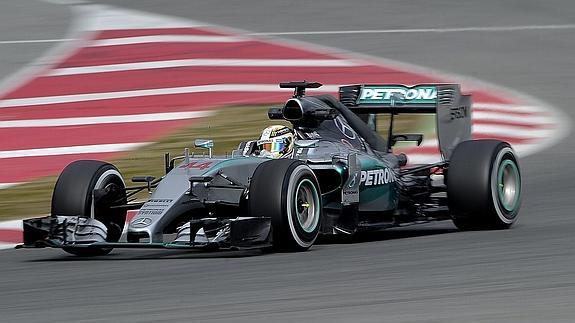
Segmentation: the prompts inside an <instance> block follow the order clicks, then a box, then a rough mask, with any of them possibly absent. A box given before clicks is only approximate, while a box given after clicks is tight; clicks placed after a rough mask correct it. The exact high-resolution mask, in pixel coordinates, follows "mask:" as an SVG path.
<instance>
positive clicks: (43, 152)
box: [0, 142, 151, 159]
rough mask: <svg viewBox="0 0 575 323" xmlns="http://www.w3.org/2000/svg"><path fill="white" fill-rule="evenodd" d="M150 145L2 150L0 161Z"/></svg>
mask: <svg viewBox="0 0 575 323" xmlns="http://www.w3.org/2000/svg"><path fill="white" fill-rule="evenodd" d="M148 144H151V143H150V142H138V143H123V144H102V145H84V146H70V147H53V148H35V149H22V150H4V151H0V159H4V158H18V157H38V156H58V155H75V154H89V153H111V152H119V151H126V150H134V149H136V148H138V147H141V146H145V145H148Z"/></svg>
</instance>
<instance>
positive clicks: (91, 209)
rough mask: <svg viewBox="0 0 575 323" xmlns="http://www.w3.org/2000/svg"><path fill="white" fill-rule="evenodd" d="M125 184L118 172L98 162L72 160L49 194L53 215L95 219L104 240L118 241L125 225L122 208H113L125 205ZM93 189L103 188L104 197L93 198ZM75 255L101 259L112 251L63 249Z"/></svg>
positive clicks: (101, 249)
mask: <svg viewBox="0 0 575 323" xmlns="http://www.w3.org/2000/svg"><path fill="white" fill-rule="evenodd" d="M125 187H126V186H125V183H124V180H123V179H122V175H121V174H120V172H119V171H118V169H117V168H116V167H115V166H114V165H112V164H109V163H105V162H102V161H97V160H79V161H75V162H73V163H71V164H69V165H68V166H66V168H64V170H63V171H62V173H61V174H60V177H58V181H57V182H56V186H55V187H54V193H53V195H52V214H53V215H58V216H81V217H87V218H94V219H96V220H98V221H100V222H102V223H103V224H105V225H106V228H107V229H108V235H107V239H106V241H108V242H117V241H118V240H119V239H120V236H121V235H122V230H123V228H124V224H125V222H126V213H127V211H126V210H125V209H112V208H110V207H111V206H113V205H121V204H125V203H126V202H127V199H126V191H125ZM94 189H105V190H106V194H105V195H103V196H100V197H96V198H94V194H93V192H94ZM63 249H64V250H65V251H66V252H68V253H71V254H74V255H78V256H101V255H106V254H108V253H110V252H111V251H112V248H74V247H67V248H63Z"/></svg>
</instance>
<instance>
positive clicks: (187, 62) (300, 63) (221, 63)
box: [47, 59, 361, 76]
mask: <svg viewBox="0 0 575 323" xmlns="http://www.w3.org/2000/svg"><path fill="white" fill-rule="evenodd" d="M359 65H361V64H359V63H358V62H357V61H354V60H345V59H177V60H169V61H154V62H138V63H125V64H110V65H97V66H83V67H68V68H58V69H55V70H53V71H51V72H48V73H47V75H48V76H61V75H78V74H91V73H106V72H121V71H134V70H147V69H157V68H173V67H192V66H213V67H237V66H245V67H347V66H359Z"/></svg>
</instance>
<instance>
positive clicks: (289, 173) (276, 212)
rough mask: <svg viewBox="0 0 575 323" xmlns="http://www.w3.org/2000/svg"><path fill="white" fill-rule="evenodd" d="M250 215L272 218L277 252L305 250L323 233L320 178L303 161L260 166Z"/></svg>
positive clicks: (252, 187)
mask: <svg viewBox="0 0 575 323" xmlns="http://www.w3.org/2000/svg"><path fill="white" fill-rule="evenodd" d="M248 205H249V213H250V215H251V216H255V217H270V218H271V223H272V239H273V240H272V243H273V249H275V250H278V251H304V250H307V249H309V248H310V247H311V246H312V245H313V243H314V242H315V240H316V239H317V236H318V234H319V229H320V225H321V218H322V207H321V193H320V188H319V184H318V181H317V178H316V177H315V174H314V173H313V172H312V170H311V169H310V168H309V167H308V166H307V165H305V164H304V163H303V162H301V161H298V160H293V159H277V160H270V161H267V162H264V163H262V164H260V165H259V166H258V167H257V168H256V170H255V172H254V174H253V177H252V179H251V182H250V191H249V201H248Z"/></svg>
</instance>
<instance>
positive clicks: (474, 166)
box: [447, 140, 521, 230]
mask: <svg viewBox="0 0 575 323" xmlns="http://www.w3.org/2000/svg"><path fill="white" fill-rule="evenodd" d="M447 197H448V203H449V210H450V213H451V215H452V218H453V222H454V224H455V225H456V226H457V227H458V228H459V229H461V230H492V229H507V228H509V227H510V226H511V225H513V224H514V223H515V222H516V221H517V217H518V212H519V207H520V205H521V172H520V170H519V164H518V163H517V157H516V156H515V153H514V151H513V149H512V148H511V146H510V145H509V144H508V143H506V142H502V141H499V140H472V141H465V142H462V143H460V144H459V145H458V146H457V147H456V148H455V150H454V151H453V154H452V156H451V160H450V164H449V169H448V171H447Z"/></svg>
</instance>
